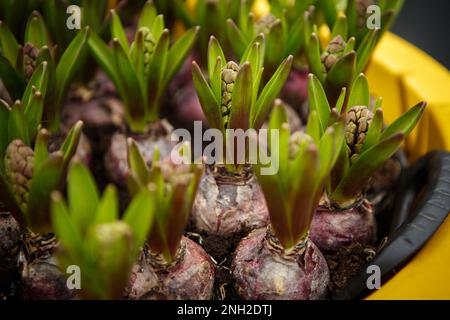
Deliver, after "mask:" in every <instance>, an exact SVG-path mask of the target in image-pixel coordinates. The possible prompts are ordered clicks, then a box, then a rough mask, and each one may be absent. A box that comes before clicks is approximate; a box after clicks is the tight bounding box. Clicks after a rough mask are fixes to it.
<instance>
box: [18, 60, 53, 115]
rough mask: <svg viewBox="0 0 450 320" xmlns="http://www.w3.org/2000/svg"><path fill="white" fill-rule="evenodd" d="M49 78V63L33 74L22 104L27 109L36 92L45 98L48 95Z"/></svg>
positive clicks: (45, 63) (43, 64) (42, 65)
mask: <svg viewBox="0 0 450 320" xmlns="http://www.w3.org/2000/svg"><path fill="white" fill-rule="evenodd" d="M48 78H49V72H48V62H47V61H44V62H42V63H41V64H40V65H39V67H37V69H36V70H35V71H34V72H33V75H32V76H31V79H30V80H29V81H28V85H27V87H26V88H25V92H24V94H23V98H22V103H23V105H24V106H25V107H26V106H28V104H29V103H30V101H31V97H32V95H33V91H34V90H36V91H39V92H40V93H41V95H42V96H43V97H45V95H46V93H47V85H48Z"/></svg>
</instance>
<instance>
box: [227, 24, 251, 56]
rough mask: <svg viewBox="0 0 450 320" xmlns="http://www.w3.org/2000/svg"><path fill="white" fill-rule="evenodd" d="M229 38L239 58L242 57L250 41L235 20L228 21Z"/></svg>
mask: <svg viewBox="0 0 450 320" xmlns="http://www.w3.org/2000/svg"><path fill="white" fill-rule="evenodd" d="M227 36H228V41H229V42H230V45H231V47H232V48H233V51H234V53H235V54H236V56H237V57H242V55H243V54H244V52H245V49H246V47H247V43H248V39H247V37H246V36H245V34H244V33H243V32H242V31H241V30H240V29H239V28H238V26H237V25H236V24H235V23H234V21H233V20H231V19H228V20H227Z"/></svg>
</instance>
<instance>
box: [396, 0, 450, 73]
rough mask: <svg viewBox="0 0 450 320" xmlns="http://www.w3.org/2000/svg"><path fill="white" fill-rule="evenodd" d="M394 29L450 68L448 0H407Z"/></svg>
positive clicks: (449, 4) (449, 2)
mask: <svg viewBox="0 0 450 320" xmlns="http://www.w3.org/2000/svg"><path fill="white" fill-rule="evenodd" d="M392 31H393V32H394V33H396V34H397V35H399V36H401V37H402V38H404V39H406V40H408V41H409V42H411V43H413V44H414V45H415V46H417V47H419V48H421V49H422V50H423V51H425V52H427V53H428V54H429V55H431V56H432V57H434V58H435V59H436V60H438V61H439V62H440V63H441V64H443V65H444V66H446V67H447V69H450V1H449V0H405V4H404V6H403V9H402V11H401V12H400V15H399V17H398V19H397V21H396V22H395V24H394V26H393V28H392ZM418 67H420V66H418Z"/></svg>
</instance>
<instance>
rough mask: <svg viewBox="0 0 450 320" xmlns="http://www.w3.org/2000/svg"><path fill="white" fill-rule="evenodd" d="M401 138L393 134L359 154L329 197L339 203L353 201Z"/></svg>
mask: <svg viewBox="0 0 450 320" xmlns="http://www.w3.org/2000/svg"><path fill="white" fill-rule="evenodd" d="M403 139H404V135H403V134H401V133H398V134H395V135H393V136H390V137H389V138H387V139H385V140H382V141H381V142H379V143H378V144H376V145H374V146H373V147H371V148H370V149H368V150H367V151H366V152H364V153H363V154H361V155H360V157H359V158H358V160H356V162H355V163H354V164H353V165H352V166H351V167H350V169H349V171H348V173H347V175H346V176H345V177H344V178H343V179H342V181H341V182H340V183H339V185H338V187H337V188H336V190H335V191H334V192H333V194H332V195H331V198H332V199H333V200H335V201H336V202H337V203H340V204H342V203H344V204H345V203H346V202H349V201H354V199H355V197H357V196H358V194H359V193H360V192H362V189H363V186H364V185H365V184H366V183H367V181H368V180H369V179H370V177H371V176H372V174H373V173H374V172H375V171H376V170H377V169H378V168H379V167H380V166H381V165H382V164H383V163H384V162H385V161H386V160H387V159H389V158H390V157H391V156H392V155H393V154H394V153H395V152H396V151H397V150H398V148H399V147H400V145H401V143H402V141H403Z"/></svg>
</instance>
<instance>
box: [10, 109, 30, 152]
mask: <svg viewBox="0 0 450 320" xmlns="http://www.w3.org/2000/svg"><path fill="white" fill-rule="evenodd" d="M22 109H23V107H22V105H21V103H20V101H17V102H16V103H15V104H14V105H13V106H12V108H11V112H10V114H9V119H8V141H13V140H15V139H20V140H22V141H23V142H24V143H25V144H26V145H27V146H30V145H31V141H30V134H29V132H28V125H27V120H26V118H25V115H24V114H23V111H22Z"/></svg>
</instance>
